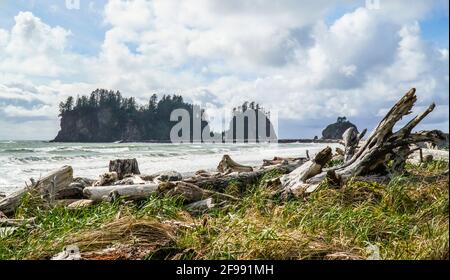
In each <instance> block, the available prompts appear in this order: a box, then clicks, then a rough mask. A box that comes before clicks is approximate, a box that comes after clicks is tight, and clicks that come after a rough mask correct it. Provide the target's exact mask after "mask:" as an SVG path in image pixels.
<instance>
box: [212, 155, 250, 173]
mask: <svg viewBox="0 0 450 280" xmlns="http://www.w3.org/2000/svg"><path fill="white" fill-rule="evenodd" d="M217 171H219V172H220V173H224V174H228V173H232V172H252V171H253V168H252V167H250V166H244V165H241V164H239V163H237V162H235V161H234V160H232V159H231V157H230V156H229V155H224V156H223V158H222V160H221V161H220V163H219V166H217Z"/></svg>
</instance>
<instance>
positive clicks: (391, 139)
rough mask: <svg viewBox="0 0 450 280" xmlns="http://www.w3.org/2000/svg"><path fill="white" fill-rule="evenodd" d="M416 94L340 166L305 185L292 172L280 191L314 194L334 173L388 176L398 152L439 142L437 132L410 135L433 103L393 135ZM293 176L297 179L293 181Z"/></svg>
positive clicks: (402, 101)
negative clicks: (423, 143) (321, 183)
mask: <svg viewBox="0 0 450 280" xmlns="http://www.w3.org/2000/svg"><path fill="white" fill-rule="evenodd" d="M415 93H416V90H415V89H414V88H413V89H411V90H410V91H408V92H407V93H406V94H405V95H404V96H403V97H402V98H401V99H400V100H399V101H398V102H397V103H396V104H395V105H394V106H393V107H392V108H391V109H390V110H389V112H388V113H387V114H386V116H385V117H384V118H383V119H382V120H381V122H380V123H379V124H378V126H377V127H376V128H375V129H374V131H373V132H372V134H371V135H370V136H369V137H368V139H367V140H366V141H365V142H364V144H363V145H362V146H361V148H360V149H359V150H358V151H357V152H356V153H355V154H354V155H353V156H352V157H351V158H350V159H349V160H348V161H347V162H345V163H344V164H343V165H341V166H337V167H333V168H331V169H326V170H324V171H323V172H321V173H319V174H317V175H315V176H314V177H311V178H310V179H307V180H306V182H303V181H302V180H301V179H300V177H301V176H303V174H302V173H300V174H298V171H293V172H292V173H294V172H295V173H297V176H295V175H291V174H289V175H291V176H289V177H288V178H290V180H287V181H284V182H283V183H282V188H283V191H284V192H289V191H290V190H291V189H292V188H295V189H300V191H298V192H297V193H299V194H302V193H308V192H311V191H314V190H315V189H316V187H317V186H318V185H319V184H320V182H322V181H323V180H324V179H325V178H326V177H327V174H334V175H336V177H337V178H343V179H345V178H348V177H354V176H366V175H372V174H378V175H380V174H381V175H382V174H389V172H392V171H393V170H389V169H388V168H387V162H388V160H389V159H393V158H395V156H396V152H398V149H406V148H405V147H407V146H409V145H411V144H415V143H419V142H438V141H441V140H442V139H444V138H445V136H444V135H443V133H442V132H440V131H438V130H432V131H419V132H412V130H413V129H414V128H415V127H416V126H417V124H419V123H420V122H421V121H422V120H423V119H424V118H425V117H426V116H427V115H428V114H429V113H430V112H432V111H433V109H434V108H435V104H431V105H430V106H429V107H428V109H427V110H426V111H424V112H423V113H421V114H419V115H418V116H416V117H415V118H413V119H412V120H411V121H409V122H408V123H407V124H406V125H405V126H404V127H402V128H401V129H399V130H398V131H396V132H393V128H394V126H395V124H396V123H397V122H398V121H399V120H401V119H402V118H403V117H404V116H406V115H408V114H410V113H411V109H412V108H413V106H414V103H415V102H416V100H417V97H416V94H415ZM397 166H398V163H397ZM300 168H302V167H300ZM394 172H395V171H394ZM295 177H299V178H297V179H296V180H294V178H295ZM293 182H298V184H294V186H293ZM302 182H303V183H302Z"/></svg>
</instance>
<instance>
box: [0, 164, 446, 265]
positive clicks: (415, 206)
mask: <svg viewBox="0 0 450 280" xmlns="http://www.w3.org/2000/svg"><path fill="white" fill-rule="evenodd" d="M447 169H448V163H447V162H441V161H433V162H431V163H428V164H422V165H420V166H418V165H411V164H408V165H407V170H408V175H403V176H398V177H395V178H393V179H392V180H391V181H390V182H389V183H388V184H381V183H374V182H363V181H356V180H351V181H349V182H348V183H346V184H345V185H344V186H343V187H342V188H339V189H336V188H327V187H326V186H324V187H322V188H320V189H319V190H318V191H316V192H315V193H313V194H311V195H310V196H308V197H306V198H303V199H294V198H291V199H289V200H287V201H282V200H280V199H279V198H278V197H277V196H274V194H273V191H272V190H270V189H268V188H266V187H265V184H264V182H265V181H266V180H267V179H270V178H276V177H279V176H280V175H281V174H279V173H277V172H270V173H268V174H266V175H265V176H264V177H263V178H261V179H260V180H259V181H258V182H256V183H255V184H252V185H250V186H246V187H245V188H239V187H237V185H236V184H233V183H231V184H230V186H229V187H228V188H227V189H226V192H228V193H230V194H232V195H234V196H238V197H240V198H241V199H240V200H239V201H238V202H228V203H227V204H225V205H222V206H221V207H219V208H217V209H214V210H211V211H209V212H207V213H202V214H195V215H194V214H189V213H188V212H187V211H186V209H185V207H184V206H183V201H181V200H180V199H176V198H160V197H156V196H154V197H150V198H148V199H147V200H146V201H142V202H139V203H129V202H125V201H121V200H119V201H115V202H114V203H101V204H97V205H93V206H89V207H87V208H83V209H77V210H73V209H68V208H67V207H65V206H57V207H49V206H46V205H45V203H44V202H43V201H41V200H40V199H39V197H38V196H33V195H32V194H29V195H27V196H25V197H24V198H23V200H22V203H21V205H20V207H19V209H18V211H16V214H15V215H16V218H30V217H35V218H36V220H35V224H36V226H34V227H27V226H22V227H19V228H17V229H16V231H15V232H14V233H12V234H10V235H7V236H4V237H0V259H48V258H50V257H51V256H53V255H54V254H56V253H58V252H60V251H61V250H62V249H63V248H64V246H66V245H71V244H76V245H78V246H79V247H80V250H81V251H82V252H90V251H96V250H101V249H104V248H107V247H111V246H115V245H120V244H127V245H129V246H132V247H133V246H134V247H139V246H149V244H151V245H152V246H153V247H152V248H153V249H152V250H151V252H149V253H148V254H146V256H145V258H146V259H231V260H235V259H238V260H246V259H367V258H372V259H448V258H449V256H448V250H449V248H448V242H449V240H448V239H449V196H448V195H449V193H448V190H449V181H448V177H445V176H444V177H443V176H436V175H438V174H441V173H442V172H443V171H445V170H447ZM176 223H178V225H177V226H174V224H176ZM180 225H182V226H180ZM144 229H145V230H144ZM159 239H161V240H164V242H157V241H158V240H159Z"/></svg>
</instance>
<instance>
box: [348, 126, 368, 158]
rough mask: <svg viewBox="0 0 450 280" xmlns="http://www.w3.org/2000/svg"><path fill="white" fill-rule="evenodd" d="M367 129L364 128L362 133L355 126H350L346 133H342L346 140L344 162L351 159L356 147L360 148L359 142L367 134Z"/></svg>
mask: <svg viewBox="0 0 450 280" xmlns="http://www.w3.org/2000/svg"><path fill="white" fill-rule="evenodd" d="M366 132H367V129H364V130H363V131H362V132H361V133H360V134H358V132H357V131H356V129H355V128H354V127H349V128H348V129H347V130H346V131H345V132H344V134H343V135H342V139H343V141H344V146H345V150H344V162H347V161H349V160H350V159H351V158H352V157H353V155H354V154H355V152H356V148H358V143H359V141H361V139H362V138H363V137H364V135H365V134H366Z"/></svg>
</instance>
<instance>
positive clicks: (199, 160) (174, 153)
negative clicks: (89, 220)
mask: <svg viewBox="0 0 450 280" xmlns="http://www.w3.org/2000/svg"><path fill="white" fill-rule="evenodd" d="M326 145H329V146H331V147H335V146H337V144H322V143H321V144H316V143H290V144H180V145H174V144H153V143H152V144H148V143H123V144H114V143H95V144H91V143H48V142H42V141H0V193H1V192H2V193H6V194H8V193H11V192H13V191H15V190H17V189H19V188H22V187H23V186H25V182H26V181H27V182H28V181H29V179H30V178H34V179H39V178H40V177H41V176H43V175H45V174H46V173H47V172H49V171H51V170H55V169H57V168H59V167H61V166H63V165H71V166H72V167H73V169H74V176H75V177H87V178H92V179H95V178H97V177H98V176H99V175H100V174H102V173H104V172H107V171H108V165H109V161H110V160H112V159H118V158H136V159H137V161H138V163H139V169H140V171H141V173H142V174H153V173H155V172H159V171H167V170H176V171H178V172H180V173H182V174H186V175H187V174H190V173H193V172H195V171H197V170H201V169H205V170H213V169H215V168H216V167H217V164H218V163H219V161H220V160H221V158H222V156H223V155H224V154H229V155H230V156H231V158H233V159H234V160H236V161H237V162H238V163H241V164H247V165H260V164H262V160H263V159H271V158H273V157H274V156H282V157H301V156H305V155H306V150H309V152H310V155H311V156H312V155H314V154H315V153H317V152H318V151H320V150H321V149H322V148H323V147H325V146H326Z"/></svg>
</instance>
